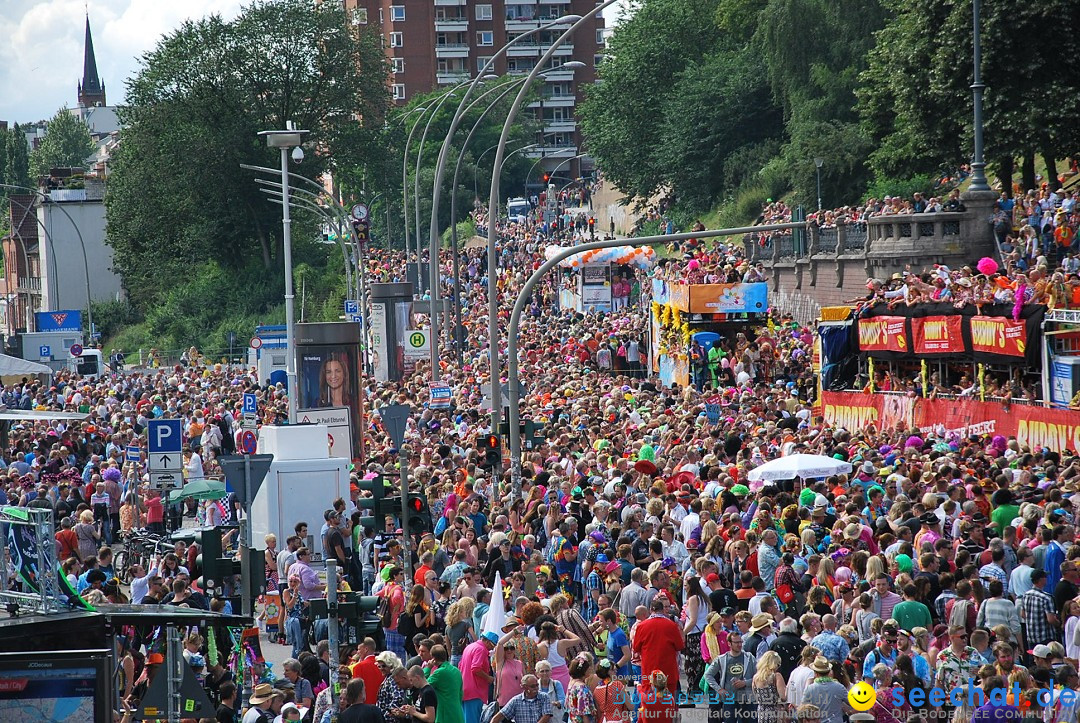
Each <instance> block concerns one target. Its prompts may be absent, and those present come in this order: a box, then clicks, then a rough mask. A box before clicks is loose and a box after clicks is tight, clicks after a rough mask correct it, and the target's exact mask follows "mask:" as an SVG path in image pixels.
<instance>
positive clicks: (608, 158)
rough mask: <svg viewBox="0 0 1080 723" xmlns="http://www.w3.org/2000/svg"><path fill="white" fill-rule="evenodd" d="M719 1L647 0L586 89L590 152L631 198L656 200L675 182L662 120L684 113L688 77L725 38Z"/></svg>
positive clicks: (584, 117) (583, 109) (584, 122)
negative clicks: (683, 84) (681, 84)
mask: <svg viewBox="0 0 1080 723" xmlns="http://www.w3.org/2000/svg"><path fill="white" fill-rule="evenodd" d="M719 4H720V3H719V0H644V1H643V2H642V3H641V4H640V6H639V7H638V8H637V11H636V12H635V13H634V15H633V16H632V17H630V18H629V19H627V20H625V21H624V22H622V23H620V24H619V25H618V26H617V27H616V29H615V32H614V33H613V35H612V37H611V40H610V42H609V44H608V50H607V52H606V54H605V60H604V62H603V63H602V64H601V65H600V67H599V69H598V72H599V81H600V82H598V83H597V84H595V85H593V86H590V87H589V88H588V89H587V90H586V94H585V100H584V102H583V103H582V104H581V105H580V106H579V108H578V110H577V115H578V120H579V121H580V124H581V128H582V131H583V132H584V134H585V137H586V142H587V147H588V151H589V153H590V154H592V155H593V156H594V157H595V158H596V159H597V161H598V163H599V165H600V167H601V168H602V169H603V171H604V176H605V177H606V178H608V179H609V180H610V181H612V182H613V183H614V184H615V185H616V186H617V187H618V188H620V189H622V190H623V191H625V192H626V193H628V194H631V195H635V196H645V197H648V196H651V195H653V194H654V193H656V192H657V191H658V190H659V189H660V188H662V187H663V186H664V184H665V181H666V180H667V176H668V172H669V170H670V166H671V159H670V158H669V157H667V156H666V154H665V153H664V151H663V142H662V141H663V139H662V137H661V134H660V132H659V131H660V129H661V127H662V126H661V124H660V123H659V122H658V121H659V120H660V119H661V118H663V117H664V116H665V115H666V113H667V112H668V111H669V110H670V112H671V113H678V112H680V109H681V106H682V105H683V104H684V103H685V102H686V101H687V99H686V96H685V95H683V94H681V93H680V92H679V90H678V81H679V79H680V77H681V76H682V74H683V73H684V71H686V70H687V68H689V67H691V66H695V65H699V64H703V61H704V58H703V56H705V55H708V54H711V52H712V51H713V49H714V48H716V47H717V46H718V44H719V43H720V42H721V41H722V39H723V35H722V33H721V32H720V29H719V28H718V26H717V25H716V22H715V21H714V19H715V17H716V15H717V10H718V7H719ZM702 130H703V129H702ZM723 130H724V131H726V130H728V129H723ZM708 132H709V133H710V134H712V132H713V131H712V130H711V129H710V130H709V131H708ZM721 132H723V131H721ZM687 142H688V143H689V142H690V141H689V140H688V141H687ZM675 190H676V192H677V191H678V189H675Z"/></svg>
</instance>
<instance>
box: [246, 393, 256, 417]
mask: <svg viewBox="0 0 1080 723" xmlns="http://www.w3.org/2000/svg"><path fill="white" fill-rule="evenodd" d="M249 414H252V415H258V414H259V398H258V397H256V396H255V395H254V394H252V393H251V392H244V416H245V417H246V416H247V415H249Z"/></svg>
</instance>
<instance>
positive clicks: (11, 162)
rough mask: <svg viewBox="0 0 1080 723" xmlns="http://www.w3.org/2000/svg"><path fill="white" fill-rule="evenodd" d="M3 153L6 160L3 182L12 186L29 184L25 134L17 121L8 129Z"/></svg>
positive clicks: (28, 160) (28, 156) (28, 157)
mask: <svg viewBox="0 0 1080 723" xmlns="http://www.w3.org/2000/svg"><path fill="white" fill-rule="evenodd" d="M5 155H6V156H7V160H6V161H5V163H4V165H5V166H6V168H5V173H4V183H10V184H11V185H13V186H29V185H30V155H29V153H28V151H27V150H26V136H24V135H23V132H22V129H21V128H19V124H18V123H16V124H14V125H13V126H12V127H11V130H10V131H8V134H7V143H6V148H5Z"/></svg>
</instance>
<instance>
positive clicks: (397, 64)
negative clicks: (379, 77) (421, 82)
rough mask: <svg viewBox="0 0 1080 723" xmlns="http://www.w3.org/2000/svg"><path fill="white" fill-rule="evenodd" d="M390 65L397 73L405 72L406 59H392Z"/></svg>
mask: <svg viewBox="0 0 1080 723" xmlns="http://www.w3.org/2000/svg"><path fill="white" fill-rule="evenodd" d="M390 64H391V66H392V67H393V69H394V72H395V73H404V72H405V58H390Z"/></svg>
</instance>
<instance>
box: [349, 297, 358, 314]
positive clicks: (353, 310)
mask: <svg viewBox="0 0 1080 723" xmlns="http://www.w3.org/2000/svg"><path fill="white" fill-rule="evenodd" d="M359 313H360V302H359V301H357V300H356V299H345V314H346V315H349V314H359Z"/></svg>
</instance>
